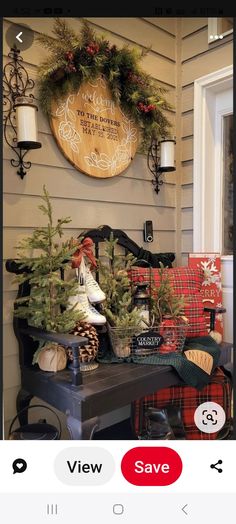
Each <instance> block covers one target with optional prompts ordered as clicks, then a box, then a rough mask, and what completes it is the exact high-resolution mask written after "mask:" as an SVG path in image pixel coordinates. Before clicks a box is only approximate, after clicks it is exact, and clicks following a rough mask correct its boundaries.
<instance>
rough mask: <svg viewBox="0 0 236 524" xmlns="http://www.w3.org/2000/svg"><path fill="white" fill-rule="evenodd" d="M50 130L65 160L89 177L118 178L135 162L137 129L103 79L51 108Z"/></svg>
mask: <svg viewBox="0 0 236 524" xmlns="http://www.w3.org/2000/svg"><path fill="white" fill-rule="evenodd" d="M51 127H52V131H53V134H54V136H55V138H56V141H57V143H58V145H59V147H60V149H61V150H62V152H63V154H64V155H65V157H66V158H67V159H68V160H69V161H70V162H71V163H72V164H73V165H74V166H75V167H76V168H77V169H78V170H80V171H82V172H83V173H86V174H87V175H90V176H94V177H98V178H107V177H113V176H116V175H119V174H120V173H121V172H122V171H124V170H125V169H126V168H127V167H128V165H129V164H130V162H131V161H132V159H133V157H134V155H135V152H136V149H137V146H138V128H137V126H136V124H135V122H134V121H133V120H131V119H129V118H128V117H127V116H126V115H124V114H123V113H122V111H121V109H120V107H119V106H117V105H116V104H115V103H114V101H113V99H112V96H111V93H110V90H109V87H108V85H107V83H106V82H105V80H104V79H103V78H101V77H99V78H97V79H96V81H93V82H91V81H90V82H86V83H84V84H83V85H82V86H81V87H80V89H79V91H78V92H77V93H73V94H70V95H67V96H66V97H65V98H64V99H63V100H61V101H60V102H59V103H58V102H57V103H56V102H55V103H54V105H53V107H52V117H51Z"/></svg>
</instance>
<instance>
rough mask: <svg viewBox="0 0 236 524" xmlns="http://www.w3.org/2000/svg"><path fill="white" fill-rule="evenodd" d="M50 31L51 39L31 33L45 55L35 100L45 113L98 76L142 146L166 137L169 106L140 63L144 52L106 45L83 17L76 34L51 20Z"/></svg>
mask: <svg viewBox="0 0 236 524" xmlns="http://www.w3.org/2000/svg"><path fill="white" fill-rule="evenodd" d="M53 34H54V35H55V38H54V39H52V38H51V37H49V36H47V35H40V36H38V37H37V40H38V41H39V42H40V44H41V45H43V47H45V48H46V49H47V50H48V51H49V53H50V56H49V57H48V58H47V59H46V60H45V61H44V62H43V63H42V64H41V65H40V66H39V100H40V105H41V107H42V109H43V111H44V112H45V113H46V114H48V115H50V114H51V107H52V102H53V101H55V100H60V99H61V98H62V97H63V96H65V95H66V94H67V93H69V92H76V91H77V90H78V89H79V87H80V86H81V84H82V83H83V82H85V81H89V80H94V79H95V78H97V77H98V76H99V75H102V76H104V78H105V79H106V80H107V82H108V84H109V87H110V89H111V93H112V96H113V99H114V101H115V102H116V103H117V104H119V105H120V107H121V109H122V111H124V113H126V114H127V115H128V116H129V117H131V118H133V119H134V120H135V122H136V124H137V125H138V126H139V128H140V131H141V135H142V147H143V149H145V147H146V145H147V144H150V140H151V139H152V138H157V139H160V138H166V137H170V135H169V128H170V123H169V121H168V120H167V118H166V116H165V115H164V113H163V110H165V109H170V108H171V106H170V105H169V104H168V103H167V101H166V99H165V97H164V94H165V92H166V91H165V90H164V89H163V88H161V87H160V86H158V85H157V83H156V82H155V80H153V79H152V77H151V76H150V75H148V74H147V73H145V72H144V71H143V70H142V69H141V67H140V62H141V60H142V58H143V56H144V55H145V54H146V53H147V52H148V50H145V51H144V50H141V51H139V50H137V49H134V48H130V47H129V46H124V47H123V48H121V49H118V48H117V47H116V46H115V45H112V46H111V45H110V43H109V41H108V40H107V39H106V38H105V37H104V36H98V35H97V34H96V33H95V32H94V31H93V29H92V28H91V26H89V24H88V23H87V22H86V21H84V20H83V21H82V29H81V32H80V34H78V35H77V34H76V33H75V32H74V31H73V30H72V29H71V28H70V27H69V26H68V25H67V23H66V21H65V20H63V19H61V18H56V19H55V24H54V28H53Z"/></svg>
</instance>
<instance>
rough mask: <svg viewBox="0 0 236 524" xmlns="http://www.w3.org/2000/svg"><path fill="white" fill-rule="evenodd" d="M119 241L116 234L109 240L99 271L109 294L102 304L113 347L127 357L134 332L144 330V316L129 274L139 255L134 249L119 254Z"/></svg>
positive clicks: (122, 356) (102, 285) (101, 280)
mask: <svg viewBox="0 0 236 524" xmlns="http://www.w3.org/2000/svg"><path fill="white" fill-rule="evenodd" d="M117 242H118V240H117V239H114V237H113V235H111V237H110V239H109V240H106V241H105V250H104V255H105V256H104V257H103V258H102V259H101V260H100V261H99V273H100V284H101V288H102V289H103V291H104V293H105V295H106V299H105V301H104V302H103V304H102V308H103V312H104V315H105V316H106V318H107V321H108V333H109V336H110V341H111V345H112V349H113V352H114V353H115V355H116V356H117V357H120V358H125V357H128V356H129V355H130V353H131V343H132V337H133V335H135V334H136V333H138V332H140V326H141V317H140V312H139V310H138V308H136V307H133V303H132V302H133V296H132V286H131V281H130V278H129V270H130V268H131V267H132V265H133V264H134V263H135V260H136V259H135V257H134V256H133V255H132V254H131V253H129V254H126V255H122V256H121V255H116V254H115V247H116V245H117ZM104 258H105V260H104Z"/></svg>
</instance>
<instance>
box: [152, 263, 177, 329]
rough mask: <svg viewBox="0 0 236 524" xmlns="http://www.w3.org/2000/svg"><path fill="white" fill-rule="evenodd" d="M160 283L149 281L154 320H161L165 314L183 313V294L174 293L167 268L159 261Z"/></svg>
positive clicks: (174, 316) (175, 314)
mask: <svg viewBox="0 0 236 524" xmlns="http://www.w3.org/2000/svg"><path fill="white" fill-rule="evenodd" d="M160 265H161V267H160V269H159V270H158V271H159V275H160V283H159V284H158V285H156V284H155V282H154V281H152V283H151V312H152V315H153V316H154V319H155V322H161V321H162V319H163V317H164V316H165V315H170V316H171V317H172V318H176V317H180V316H182V315H183V309H184V305H185V300H184V296H183V295H176V294H175V292H174V289H173V287H172V285H171V281H170V277H169V274H168V269H166V268H164V266H163V264H162V263H161V262H160Z"/></svg>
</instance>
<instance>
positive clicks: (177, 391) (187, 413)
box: [132, 367, 232, 440]
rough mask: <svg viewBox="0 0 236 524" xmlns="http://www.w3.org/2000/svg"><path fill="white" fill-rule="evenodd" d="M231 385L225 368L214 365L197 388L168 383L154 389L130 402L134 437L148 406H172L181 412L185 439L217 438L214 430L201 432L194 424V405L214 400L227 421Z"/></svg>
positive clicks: (139, 428)
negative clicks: (208, 375) (208, 380)
mask: <svg viewBox="0 0 236 524" xmlns="http://www.w3.org/2000/svg"><path fill="white" fill-rule="evenodd" d="M231 396H232V384H231V381H230V379H229V378H228V377H227V376H226V375H225V373H224V371H223V370H222V369H221V368H220V367H217V368H216V369H215V371H214V373H213V375H212V376H211V380H210V382H209V384H207V386H205V387H204V388H203V389H201V390H200V391H199V390H198V389H196V388H193V387H190V386H171V387H169V388H164V389H161V390H159V391H156V392H155V393H153V394H152V395H148V396H146V397H144V398H142V399H140V400H136V401H135V402H133V405H132V419H133V426H134V430H135V433H136V435H137V437H141V436H142V434H143V432H144V429H145V426H144V413H145V411H146V409H147V408H148V407H155V408H166V407H168V406H172V405H175V406H177V407H179V408H180V409H181V411H182V421H183V425H184V429H185V432H186V439H187V440H216V439H217V438H218V435H219V432H217V433H210V434H209V433H203V432H202V431H200V430H199V429H198V428H197V426H196V425H195V423H194V413H195V410H196V408H197V407H198V406H199V405H200V404H202V403H203V402H216V403H217V404H220V406H222V408H223V409H224V410H225V414H226V424H229V420H230V417H231Z"/></svg>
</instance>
